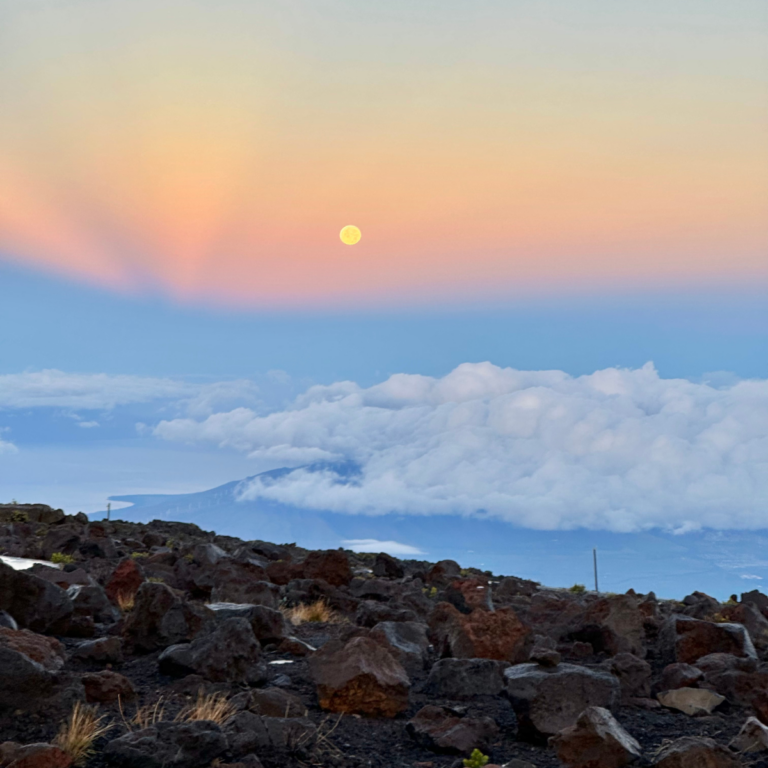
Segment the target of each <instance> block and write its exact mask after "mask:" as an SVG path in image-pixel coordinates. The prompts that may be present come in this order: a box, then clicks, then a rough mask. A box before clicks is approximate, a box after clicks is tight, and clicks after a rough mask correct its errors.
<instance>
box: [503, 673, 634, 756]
mask: <svg viewBox="0 0 768 768" xmlns="http://www.w3.org/2000/svg"><path fill="white" fill-rule="evenodd" d="M504 678H505V681H506V687H507V696H508V697H509V700H510V702H511V703H512V708H513V709H514V710H515V714H516V715H517V720H518V724H519V729H520V735H521V737H522V738H524V739H526V740H528V741H534V742H540V741H543V740H544V739H545V738H546V737H548V736H554V735H555V734H556V733H558V732H559V731H562V730H563V729H564V728H568V727H570V726H572V725H574V724H575V723H576V719H577V718H578V716H579V715H580V714H581V713H582V712H583V711H584V710H585V709H586V708H587V707H603V708H605V709H609V710H613V709H615V708H616V707H617V706H618V704H619V701H620V699H621V686H620V684H619V681H618V680H617V679H616V678H615V677H614V676H613V675H610V674H607V673H605V672H598V671H596V670H591V669H587V668H585V667H578V666H575V665H573V664H560V665H559V666H557V667H554V668H553V669H545V668H544V667H540V666H539V665H537V664H518V665H516V666H512V667H509V668H508V669H506V670H505V672H504Z"/></svg>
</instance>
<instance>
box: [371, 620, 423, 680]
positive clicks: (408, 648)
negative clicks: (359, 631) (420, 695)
mask: <svg viewBox="0 0 768 768" xmlns="http://www.w3.org/2000/svg"><path fill="white" fill-rule="evenodd" d="M368 637H370V638H371V640H375V641H376V642H377V643H381V644H382V645H384V646H385V647H386V648H387V650H388V651H389V652H390V653H391V654H392V656H394V657H395V659H397V660H398V661H399V662H400V664H402V665H403V667H404V668H405V669H406V670H421V669H423V668H424V664H425V660H426V655H427V651H428V649H429V639H428V638H427V625H426V624H422V623H420V622H418V621H382V622H380V623H379V624H376V626H374V628H373V629H372V630H371V632H370V634H369V635H368Z"/></svg>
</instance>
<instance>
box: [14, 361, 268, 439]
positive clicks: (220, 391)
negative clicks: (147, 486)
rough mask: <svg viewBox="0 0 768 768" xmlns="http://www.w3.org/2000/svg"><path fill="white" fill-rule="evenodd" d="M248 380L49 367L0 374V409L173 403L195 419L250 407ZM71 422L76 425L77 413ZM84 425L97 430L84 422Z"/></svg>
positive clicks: (254, 391)
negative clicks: (222, 410) (201, 380)
mask: <svg viewBox="0 0 768 768" xmlns="http://www.w3.org/2000/svg"><path fill="white" fill-rule="evenodd" d="M258 392H259V387H258V386H257V385H256V384H255V383H254V382H252V381H248V380H236V381H218V382H214V383H211V384H201V383H190V382H187V381H182V380H178V379H161V378H153V377H150V376H126V375H117V376H113V375H109V374H106V373H65V372H64V371H57V370H54V369H51V370H44V371H34V372H27V373H13V374H4V375H0V408H51V407H53V408H65V409H72V410H96V411H108V410H111V409H113V408H115V407H117V406H121V405H132V404H136V403H150V402H153V401H162V400H171V401H174V402H175V403H176V404H177V406H178V407H179V408H180V409H181V411H182V412H186V413H188V414H189V415H191V416H194V417H197V418H201V417H205V416H208V415H210V414H211V413H213V412H214V411H215V410H216V409H220V408H226V407H232V406H233V405H243V404H248V405H252V404H256V403H257V402H258V399H257V397H258ZM71 416H72V418H74V419H75V420H77V421H80V417H79V416H78V415H77V414H71ZM80 426H81V427H84V426H97V425H96V424H95V422H85V423H81V424H80Z"/></svg>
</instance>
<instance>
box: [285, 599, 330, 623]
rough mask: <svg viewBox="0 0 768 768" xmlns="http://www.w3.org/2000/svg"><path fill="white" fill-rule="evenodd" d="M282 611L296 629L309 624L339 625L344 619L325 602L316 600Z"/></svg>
mask: <svg viewBox="0 0 768 768" xmlns="http://www.w3.org/2000/svg"><path fill="white" fill-rule="evenodd" d="M281 610H282V612H283V615H284V616H285V618H286V619H288V621H290V622H291V624H293V626H294V627H297V626H299V624H305V623H307V622H317V623H324V624H338V623H339V622H341V621H342V617H341V616H339V614H338V613H337V612H336V611H334V610H333V608H331V607H330V605H328V603H326V602H325V600H315V602H314V603H299V605H294V606H292V607H291V608H282V609H281Z"/></svg>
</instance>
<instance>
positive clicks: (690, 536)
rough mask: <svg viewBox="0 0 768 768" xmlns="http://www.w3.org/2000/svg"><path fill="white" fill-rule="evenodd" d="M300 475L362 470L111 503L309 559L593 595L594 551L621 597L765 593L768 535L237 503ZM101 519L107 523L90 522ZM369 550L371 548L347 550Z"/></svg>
mask: <svg viewBox="0 0 768 768" xmlns="http://www.w3.org/2000/svg"><path fill="white" fill-rule="evenodd" d="M297 469H301V470H302V471H304V472H318V471H325V472H327V471H329V470H331V471H333V472H334V473H335V474H336V475H338V477H339V482H354V478H355V476H356V474H358V473H359V467H357V466H356V465H354V464H353V463H351V462H342V463H336V464H329V463H327V462H323V463H316V464H310V465H307V466H304V467H300V468H281V469H274V470H270V471H268V472H263V473H260V474H259V475H253V476H251V477H248V478H245V479H243V480H235V481H232V482H229V483H225V484H224V485H220V486H218V487H216V488H212V489H210V490H207V491H201V492H198V493H188V494H144V495H124V496H112V497H110V500H111V501H117V502H127V503H130V504H131V505H132V506H131V507H128V508H125V509H120V510H116V511H115V512H113V515H112V516H113V518H115V519H117V518H120V519H124V520H130V521H135V522H142V521H149V520H154V519H160V520H178V521H183V522H191V523H195V524H196V525H199V526H200V527H201V528H203V529H205V530H213V531H216V532H217V533H221V534H227V535H232V536H238V537H240V538H243V539H263V540H265V541H274V542H296V543H297V544H300V545H301V546H304V547H307V548H309V549H328V548H337V547H340V546H343V547H346V548H358V549H359V548H361V547H365V548H366V549H369V550H370V549H371V548H373V549H374V550H375V551H379V549H381V550H387V551H390V552H391V554H396V555H400V556H404V557H410V556H418V554H417V552H422V553H424V555H425V556H426V557H428V558H429V559H431V560H440V559H444V558H450V559H453V560H457V561H458V562H459V563H461V565H462V566H475V567H480V568H484V569H488V570H493V571H494V572H497V573H506V574H514V575H517V576H522V577H525V578H531V579H535V580H536V581H540V582H542V583H545V584H570V583H583V584H588V585H591V584H592V580H593V573H592V548H593V547H596V548H597V550H598V566H599V586H600V588H601V589H603V590H610V591H614V592H624V591H626V590H627V589H629V588H630V587H632V588H633V589H635V590H636V591H638V592H648V591H655V592H657V594H659V596H661V597H682V596H683V595H685V594H687V593H688V592H692V591H693V590H695V589H699V590H703V591H706V592H708V593H710V594H712V595H715V596H717V597H720V598H721V599H725V598H727V597H728V596H729V595H730V594H732V593H740V592H742V591H746V590H749V589H752V588H753V587H762V588H764V586H763V585H768V554H766V553H767V552H768V530H760V531H700V532H692V533H686V534H681V535H675V534H672V533H668V532H664V531H660V530H653V531H645V532H640V533H612V532H608V531H590V530H585V529H577V530H573V531H538V530H531V529H524V528H519V527H516V526H513V525H511V524H509V523H505V522H501V521H498V520H491V519H488V518H482V517H460V516H451V515H402V514H394V513H393V514H389V515H379V516H368V515H362V514H357V515H352V514H340V513H336V512H330V511H327V510H313V509H305V508H300V507H292V506H288V505H284V504H279V503H277V502H273V501H269V500H266V499H258V500H255V501H250V500H243V501H239V500H238V498H239V495H240V490H241V489H242V488H243V485H244V484H245V483H248V482H251V481H252V480H254V479H255V478H257V477H258V478H261V479H262V480H264V481H267V482H268V481H270V480H274V479H277V478H279V477H285V476H286V475H289V474H290V473H292V472H295V471H297ZM103 514H106V513H103ZM99 516H103V515H102V514H100V513H95V514H94V515H93V517H99ZM362 540H374V542H373V543H371V544H368V545H361V544H356V545H352V544H350V542H353V541H357V542H360V541H362ZM376 542H381V544H380V545H377V544H376ZM397 544H399V545H405V546H406V548H408V547H412V548H415V550H416V551H413V553H412V554H411V553H410V552H409V551H408V550H407V549H402V548H400V549H398V547H397V546H395V545H397ZM377 547H378V548H377Z"/></svg>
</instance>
